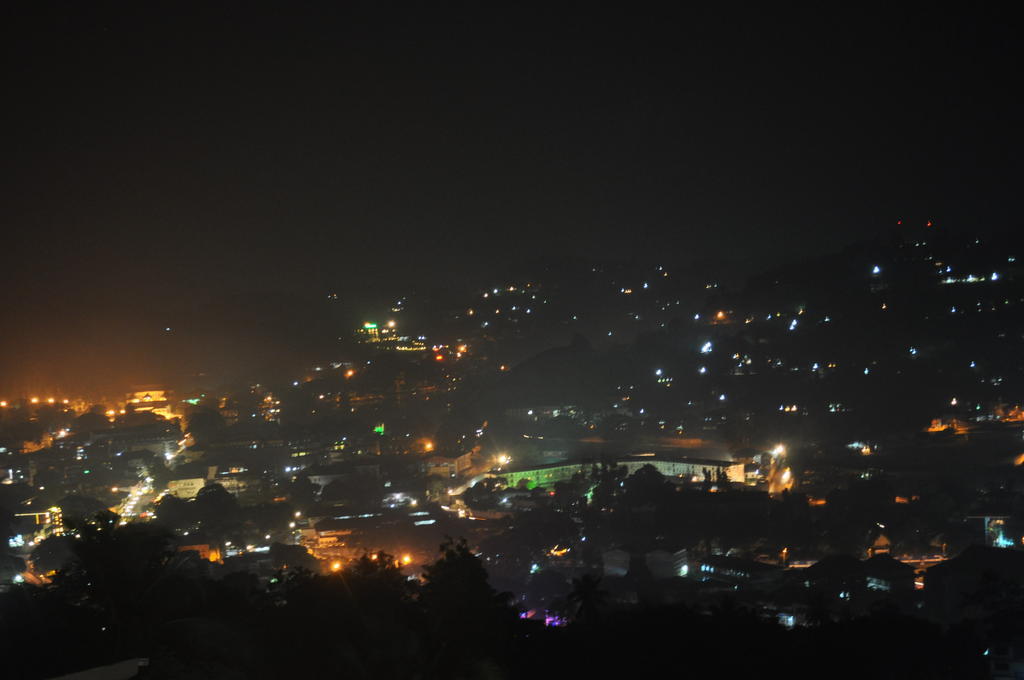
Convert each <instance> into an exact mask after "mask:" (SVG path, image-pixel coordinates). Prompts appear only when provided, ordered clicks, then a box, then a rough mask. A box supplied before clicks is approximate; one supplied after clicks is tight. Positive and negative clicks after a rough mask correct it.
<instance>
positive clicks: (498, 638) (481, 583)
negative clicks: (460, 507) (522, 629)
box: [420, 538, 517, 677]
mask: <svg viewBox="0 0 1024 680" xmlns="http://www.w3.org/2000/svg"><path fill="white" fill-rule="evenodd" d="M440 550H441V557H440V559H438V560H437V561H436V562H434V563H433V564H431V565H428V566H427V567H426V568H425V569H424V572H423V579H424V583H423V587H422V589H421V594H420V603H421V604H422V606H423V609H424V613H425V614H426V616H427V620H428V621H429V622H430V628H431V631H430V632H431V633H432V635H433V636H434V638H435V639H436V640H437V642H438V647H437V653H436V655H435V657H434V659H433V661H432V663H431V668H430V669H429V670H428V671H427V673H426V675H435V674H436V673H437V669H439V668H444V669H445V670H446V671H448V674H451V675H454V676H456V677H458V676H460V675H462V674H464V673H468V671H469V669H470V668H472V667H475V665H476V664H477V663H479V662H481V661H482V660H483V659H488V658H489V659H497V658H502V656H503V655H504V654H505V653H506V651H507V650H506V649H505V646H506V645H507V644H508V643H509V641H510V638H511V632H512V626H513V625H514V624H515V622H516V620H517V617H516V613H515V610H514V609H513V608H512V607H511V606H510V604H509V599H510V595H509V594H508V593H498V592H497V591H495V590H494V588H492V587H491V585H490V583H488V580H487V570H486V569H484V566H483V563H482V562H481V561H480V560H479V559H478V558H477V557H476V556H475V555H474V554H473V553H472V551H470V549H469V546H468V545H467V544H466V541H465V539H461V540H459V541H455V540H452V539H451V538H448V539H447V540H445V542H444V543H443V544H442V545H441V548H440ZM460 666H463V667H462V668H460Z"/></svg>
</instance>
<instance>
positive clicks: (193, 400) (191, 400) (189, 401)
mask: <svg viewBox="0 0 1024 680" xmlns="http://www.w3.org/2000/svg"><path fill="white" fill-rule="evenodd" d="M182 401H184V402H185V403H186V404H192V405H193V406H195V405H197V404H198V403H199V398H198V397H193V398H192V399H182Z"/></svg>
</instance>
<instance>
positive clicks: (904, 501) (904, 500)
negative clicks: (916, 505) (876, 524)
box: [893, 496, 910, 505]
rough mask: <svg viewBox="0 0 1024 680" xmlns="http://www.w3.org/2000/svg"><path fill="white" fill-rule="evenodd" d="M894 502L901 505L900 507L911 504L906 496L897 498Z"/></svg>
mask: <svg viewBox="0 0 1024 680" xmlns="http://www.w3.org/2000/svg"><path fill="white" fill-rule="evenodd" d="M893 500H895V502H897V503H899V504H900V505H906V504H907V503H909V502H910V501H908V500H907V497H906V496H896V498H895V499H893Z"/></svg>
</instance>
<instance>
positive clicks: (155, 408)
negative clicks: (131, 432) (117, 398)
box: [125, 387, 178, 420]
mask: <svg viewBox="0 0 1024 680" xmlns="http://www.w3.org/2000/svg"><path fill="white" fill-rule="evenodd" d="M125 410H127V411H129V412H133V413H152V414H154V415H158V416H160V417H161V418H166V419H167V420H172V419H173V418H177V417H178V414H176V413H175V412H174V410H173V409H172V408H171V402H170V393H169V392H168V391H167V390H164V389H160V388H157V387H144V388H141V389H138V390H135V391H134V392H131V393H130V394H129V395H128V397H127V399H125Z"/></svg>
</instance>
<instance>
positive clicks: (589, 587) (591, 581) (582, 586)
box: [567, 574, 608, 623]
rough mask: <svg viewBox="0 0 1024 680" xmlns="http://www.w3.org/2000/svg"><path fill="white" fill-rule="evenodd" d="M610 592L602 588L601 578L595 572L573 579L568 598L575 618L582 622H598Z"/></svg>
mask: <svg viewBox="0 0 1024 680" xmlns="http://www.w3.org/2000/svg"><path fill="white" fill-rule="evenodd" d="M607 597H608V593H607V592H606V591H604V590H602V589H601V578H600V577H599V576H594V575H593V574H584V575H583V576H581V577H579V578H574V579H573V580H572V590H571V591H570V592H569V596H568V598H567V599H568V600H569V602H570V604H572V605H573V606H574V607H575V609H576V611H575V619H576V620H577V621H579V622H581V623H596V622H597V621H599V620H600V618H601V609H602V607H604V604H605V601H606V599H607Z"/></svg>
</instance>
